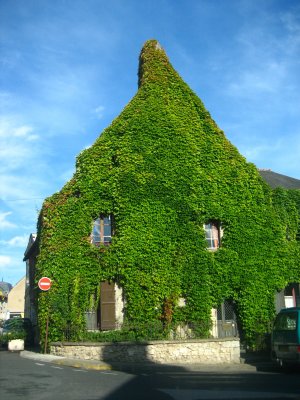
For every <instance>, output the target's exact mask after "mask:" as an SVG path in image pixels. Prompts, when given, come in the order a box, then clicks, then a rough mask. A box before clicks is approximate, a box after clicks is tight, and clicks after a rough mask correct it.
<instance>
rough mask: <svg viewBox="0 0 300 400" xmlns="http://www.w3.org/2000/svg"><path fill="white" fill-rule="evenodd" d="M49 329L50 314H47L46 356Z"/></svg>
mask: <svg viewBox="0 0 300 400" xmlns="http://www.w3.org/2000/svg"><path fill="white" fill-rule="evenodd" d="M48 327H49V312H48V314H47V322H46V336H45V348H44V354H46V353H47V345H48Z"/></svg>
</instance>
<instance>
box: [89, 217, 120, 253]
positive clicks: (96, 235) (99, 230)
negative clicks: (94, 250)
mask: <svg viewBox="0 0 300 400" xmlns="http://www.w3.org/2000/svg"><path fill="white" fill-rule="evenodd" d="M106 220H108V221H109V223H106ZM113 221H114V219H113V215H112V214H100V215H99V217H98V218H96V219H95V220H94V221H93V224H92V233H91V243H92V244H93V245H94V246H96V247H99V246H100V245H101V244H102V245H104V246H109V245H110V244H111V241H112V237H113V235H114V226H113ZM106 227H109V234H107V232H106V229H105V228H106Z"/></svg>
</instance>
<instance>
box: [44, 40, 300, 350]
mask: <svg viewBox="0 0 300 400" xmlns="http://www.w3.org/2000/svg"><path fill="white" fill-rule="evenodd" d="M299 205H300V196H299V192H298V191H295V193H294V192H293V193H291V192H290V191H286V190H282V189H281V190H275V191H272V190H271V189H270V188H269V187H268V186H267V185H266V184H265V183H264V182H263V181H262V179H261V177H260V176H259V173H258V171H257V168H256V167H255V166H254V165H253V164H250V163H248V162H247V161H246V160H245V159H244V157H242V156H241V155H240V154H239V153H238V151H237V149H236V148H235V147H234V146H233V145H232V144H231V143H230V142H229V141H228V140H227V139H226V137H225V135H224V133H223V132H222V131H221V130H220V129H219V128H218V126H217V125H216V123H215V122H214V121H213V119H212V118H211V116H210V114H209V112H208V111H207V110H206V109H205V107H204V105H203V103H202V102H201V100H200V99H199V98H198V97H197V96H196V95H195V94H194V92H193V91H192V90H191V89H190V88H189V87H188V86H187V85H186V84H185V83H184V82H183V81H182V79H181V78H180V77H179V75H178V74H177V72H176V71H175V70H174V69H173V67H172V66H171V64H170V63H169V61H168V59H167V56H166V55H165V53H164V51H163V50H162V49H161V47H160V46H159V44H158V43H157V42H156V41H154V40H151V41H148V42H146V44H145V46H144V48H143V50H142V52H141V56H140V65H139V89H138V92H137V94H136V95H135V96H134V98H133V99H132V100H131V101H130V103H129V104H128V105H127V106H126V107H125V109H124V110H123V111H122V113H121V114H120V115H119V116H118V117H117V118H116V119H115V120H114V121H113V122H112V124H111V125H110V126H109V127H108V128H107V129H105V130H104V132H103V133H102V134H101V135H100V137H99V138H98V139H97V140H96V142H95V143H94V145H93V146H91V147H90V148H88V149H86V150H84V151H82V152H81V153H80V154H79V156H78V158H77V162H76V172H75V174H74V176H73V178H72V179H71V180H70V181H69V182H68V183H67V184H66V185H65V186H64V188H63V189H62V190H61V191H60V192H59V193H56V194H54V195H53V196H51V197H49V198H48V199H46V200H45V202H44V204H43V208H42V210H41V213H40V217H39V222H38V239H37V240H38V245H39V256H38V263H37V274H36V279H37V280H38V279H39V278H40V277H41V276H43V275H45V276H49V277H51V279H52V281H53V286H52V287H51V290H50V291H49V292H47V293H41V294H40V295H39V324H40V329H41V333H43V332H45V327H46V320H47V318H48V317H49V339H50V340H61V338H62V332H63V330H64V329H65V328H66V327H67V326H68V327H71V328H72V327H76V328H78V327H82V328H83V327H84V312H85V311H88V310H89V309H90V303H91V295H92V296H94V295H95V296H96V297H97V296H99V282H100V281H102V280H107V279H108V280H111V281H116V282H118V284H119V285H121V286H122V287H123V289H124V293H125V295H126V309H125V316H126V321H128V322H134V323H136V324H144V323H145V322H149V321H152V322H155V321H162V320H163V321H164V323H165V325H166V326H171V324H176V323H177V324H180V323H182V322H184V321H190V320H193V321H198V322H201V329H200V332H199V335H200V336H202V337H205V336H206V337H207V336H208V335H209V330H210V326H211V322H210V321H211V308H212V307H213V306H217V305H218V304H220V303H221V302H222V301H223V300H224V299H227V298H232V299H234V300H235V302H236V304H237V308H238V312H239V318H240V322H241V325H242V328H243V331H244V332H245V336H246V339H247V340H248V341H250V342H251V340H254V339H253V338H254V336H255V335H256V333H257V332H261V333H264V332H266V331H268V329H269V325H270V321H271V320H272V318H273V315H274V292H275V290H277V289H281V288H283V287H284V286H285V285H286V284H287V283H288V282H290V281H295V280H296V281H299V279H300V276H299V275H300V273H299V259H300V258H299V243H298V242H297V241H296V236H297V232H299V230H298V231H297V229H298V227H299V209H300V206H299ZM101 213H104V214H110V213H111V214H113V215H114V218H115V225H116V228H115V236H114V238H113V240H112V244H111V245H110V246H109V247H105V248H104V247H100V248H96V247H93V246H92V245H91V243H90V234H91V228H92V222H93V220H94V219H96V218H97V217H98V216H99V215H100V214H101ZM210 219H214V220H218V221H221V222H222V226H223V229H224V236H223V240H222V248H221V249H219V250H218V251H216V252H209V251H208V250H207V249H206V242H205V238H204V230H203V224H204V223H205V222H206V221H208V220H210ZM287 233H288V237H287ZM179 297H183V298H185V300H186V306H185V307H179V306H178V303H177V301H178V298H179ZM41 337H43V334H41Z"/></svg>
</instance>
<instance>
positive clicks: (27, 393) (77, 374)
mask: <svg viewBox="0 0 300 400" xmlns="http://www.w3.org/2000/svg"><path fill="white" fill-rule="evenodd" d="M0 399H1V400H19V399H23V400H27V399H28V400H50V399H51V400H52V399H53V400H77V399H78V400H79V399H80V400H117V399H118V400H121V399H124V400H127V399H128V400H150V399H151V400H220V399H222V400H229V399H240V400H249V399H256V400H267V399H277V400H278V399H280V400H285V399H294V400H296V399H297V400H300V373H299V371H298V372H293V373H278V372H275V371H274V370H268V368H265V367H264V368H261V370H256V369H255V368H248V367H247V366H243V365H241V366H236V367H232V368H231V367H230V368H229V367H228V368H224V367H223V368H222V367H220V366H219V367H216V368H213V369H209V368H203V370H197V371H190V370H185V369H184V368H168V369H162V368H158V369H156V368H155V367H153V368H152V369H150V370H147V371H146V370H145V371H143V372H142V371H141V372H135V373H130V372H124V371H123V372H122V371H118V370H111V371H93V370H86V369H81V368H73V367H70V366H59V365H56V364H53V363H49V362H48V363H47V362H42V361H39V360H32V359H26V358H22V357H20V355H19V354H18V353H11V352H7V351H1V352H0Z"/></svg>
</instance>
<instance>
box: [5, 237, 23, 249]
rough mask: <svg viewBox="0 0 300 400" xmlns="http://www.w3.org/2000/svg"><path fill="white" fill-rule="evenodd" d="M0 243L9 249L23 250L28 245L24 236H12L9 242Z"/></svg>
mask: <svg viewBox="0 0 300 400" xmlns="http://www.w3.org/2000/svg"><path fill="white" fill-rule="evenodd" d="M1 243H3V244H5V245H8V246H11V247H22V248H23V249H24V248H26V246H27V243H28V235H26V234H24V235H23V236H14V237H13V238H11V239H9V240H2V241H1Z"/></svg>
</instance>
